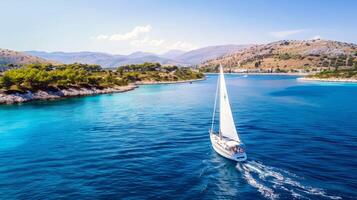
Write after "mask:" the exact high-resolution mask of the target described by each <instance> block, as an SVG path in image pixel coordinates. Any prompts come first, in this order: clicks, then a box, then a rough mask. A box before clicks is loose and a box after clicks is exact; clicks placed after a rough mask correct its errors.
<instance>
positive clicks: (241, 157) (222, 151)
mask: <svg viewBox="0 0 357 200" xmlns="http://www.w3.org/2000/svg"><path fill="white" fill-rule="evenodd" d="M210 138H211V143H212V147H213V149H214V150H215V151H216V152H217V153H218V154H219V155H221V156H223V157H225V158H227V159H230V160H234V161H238V162H242V161H245V160H247V154H246V153H245V152H244V153H233V152H231V151H229V150H227V145H226V143H227V142H228V141H229V140H227V139H225V138H222V139H221V138H220V137H219V136H218V135H216V134H214V133H210Z"/></svg>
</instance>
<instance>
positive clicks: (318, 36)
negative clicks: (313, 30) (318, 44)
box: [311, 35, 321, 40]
mask: <svg viewBox="0 0 357 200" xmlns="http://www.w3.org/2000/svg"><path fill="white" fill-rule="evenodd" d="M319 39H321V36H320V35H315V36H314V37H312V38H311V40H319Z"/></svg>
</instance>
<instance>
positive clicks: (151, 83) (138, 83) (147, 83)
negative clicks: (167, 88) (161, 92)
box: [135, 78, 205, 85]
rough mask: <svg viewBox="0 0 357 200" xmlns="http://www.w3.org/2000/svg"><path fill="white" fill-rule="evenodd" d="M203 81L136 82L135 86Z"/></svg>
mask: <svg viewBox="0 0 357 200" xmlns="http://www.w3.org/2000/svg"><path fill="white" fill-rule="evenodd" d="M203 80H205V78H201V79H190V80H182V81H137V82H136V83H135V84H136V85H160V84H177V83H189V82H197V81H203Z"/></svg>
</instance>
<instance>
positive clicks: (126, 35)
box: [95, 24, 152, 41]
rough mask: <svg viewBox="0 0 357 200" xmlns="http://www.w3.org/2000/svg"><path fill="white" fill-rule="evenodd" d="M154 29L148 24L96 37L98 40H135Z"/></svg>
mask: <svg viewBox="0 0 357 200" xmlns="http://www.w3.org/2000/svg"><path fill="white" fill-rule="evenodd" d="M151 29H152V27H151V25H150V24H148V25H146V26H136V27H135V28H134V29H133V30H132V31H130V32H127V33H124V34H112V35H104V34H101V35H98V36H97V37H95V38H96V39H97V40H116V41H123V40H133V39H135V38H138V37H139V35H140V34H143V33H148V32H150V31H151Z"/></svg>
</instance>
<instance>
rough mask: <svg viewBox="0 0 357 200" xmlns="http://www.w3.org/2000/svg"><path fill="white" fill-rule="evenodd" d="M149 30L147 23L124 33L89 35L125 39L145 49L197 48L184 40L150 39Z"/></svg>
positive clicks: (130, 43)
mask: <svg viewBox="0 0 357 200" xmlns="http://www.w3.org/2000/svg"><path fill="white" fill-rule="evenodd" d="M151 30H152V27H151V25H150V24H148V25H146V26H136V27H135V28H134V29H133V30H132V31H130V32H128V33H125V34H112V35H106V34H101V35H98V36H96V37H91V39H95V40H107V41H126V42H128V44H129V45H131V46H135V47H138V48H141V49H145V50H146V51H150V50H151V51H167V50H171V49H177V50H184V51H189V50H193V49H196V48H197V46H195V45H193V44H191V43H189V42H185V41H177V42H167V41H166V40H164V39H155V38H154V39H152V38H150V37H149V36H148V35H147V33H149V32H150V31H151Z"/></svg>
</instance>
